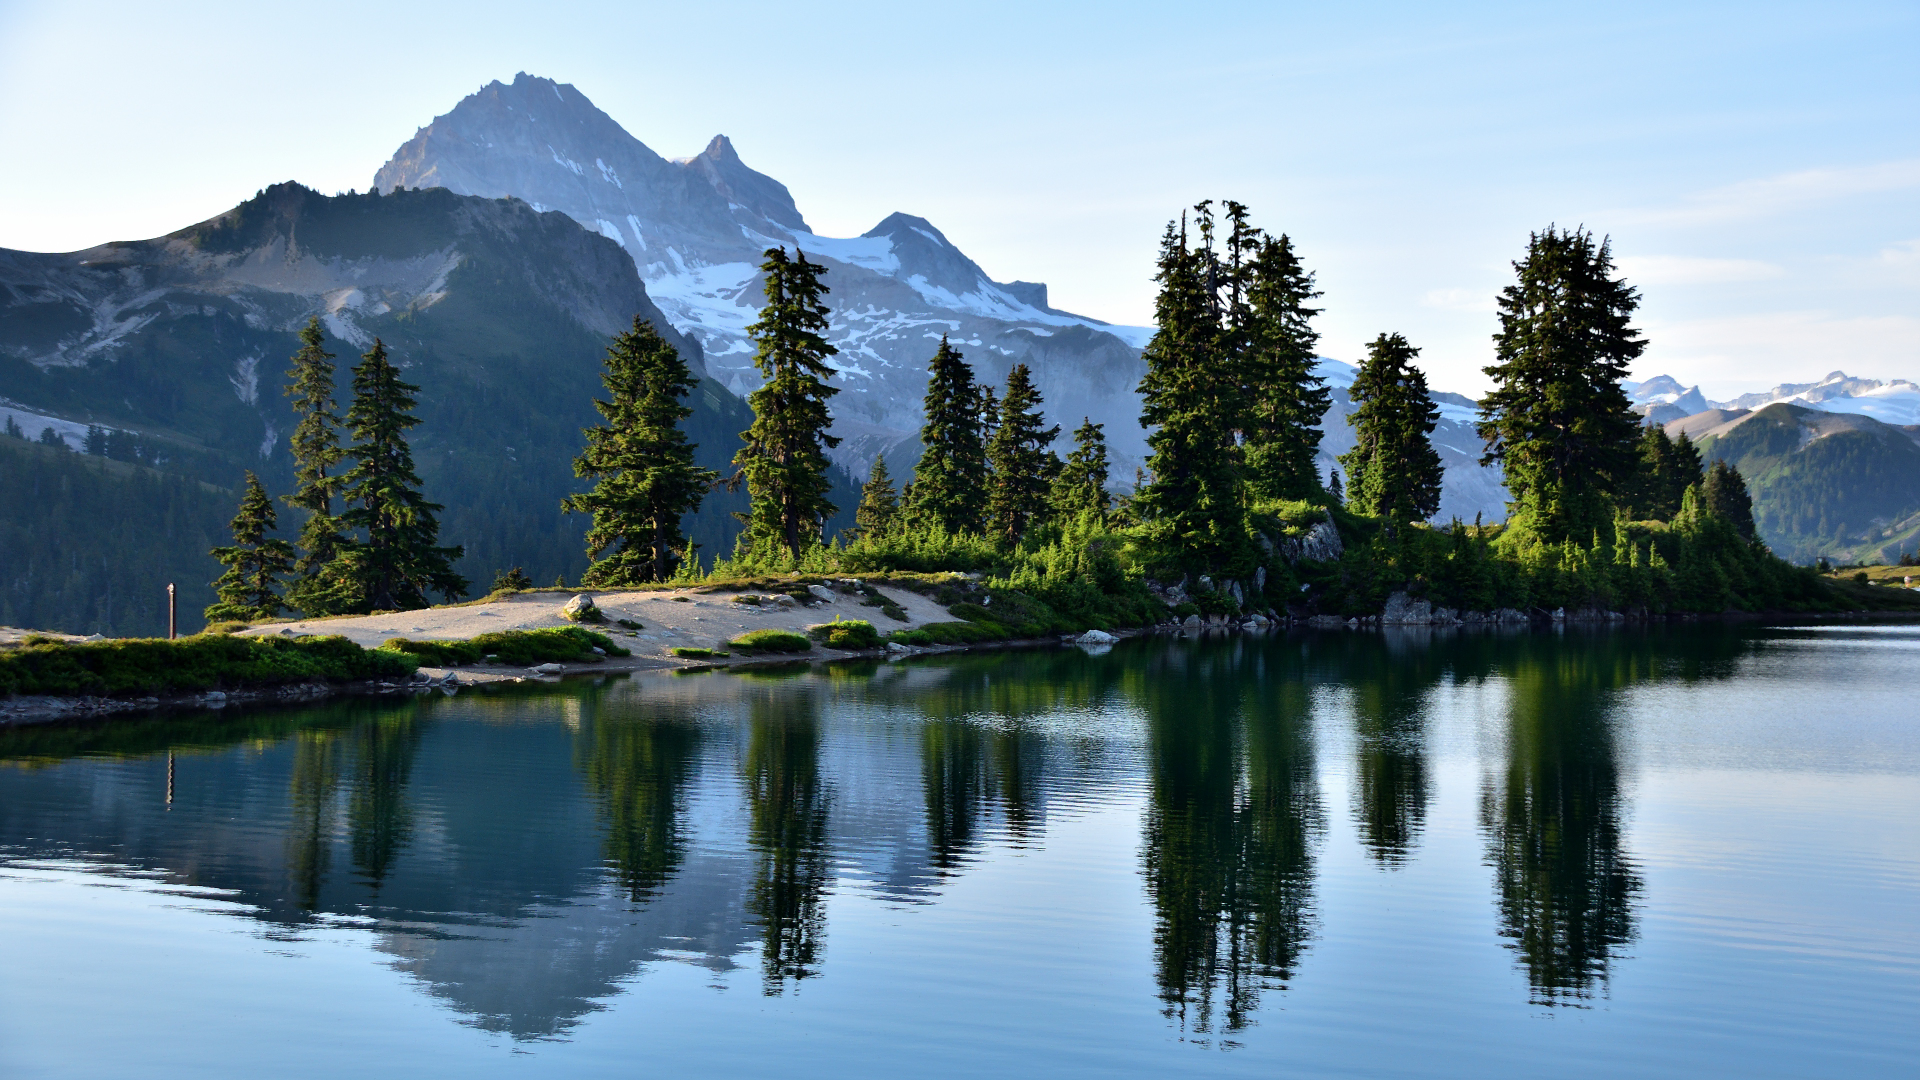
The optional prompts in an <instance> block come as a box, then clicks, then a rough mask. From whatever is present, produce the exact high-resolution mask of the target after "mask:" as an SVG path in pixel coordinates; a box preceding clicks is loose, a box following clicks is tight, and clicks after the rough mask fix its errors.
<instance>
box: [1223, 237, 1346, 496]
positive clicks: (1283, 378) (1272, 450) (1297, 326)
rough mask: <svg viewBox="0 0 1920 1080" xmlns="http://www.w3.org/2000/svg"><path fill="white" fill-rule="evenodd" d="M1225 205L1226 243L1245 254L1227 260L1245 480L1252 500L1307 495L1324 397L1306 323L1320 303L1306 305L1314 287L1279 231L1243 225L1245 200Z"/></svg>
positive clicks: (1327, 394)
mask: <svg viewBox="0 0 1920 1080" xmlns="http://www.w3.org/2000/svg"><path fill="white" fill-rule="evenodd" d="M1227 207H1228V213H1229V215H1230V216H1231V217H1232V219H1233V226H1234V227H1233V235H1232V236H1231V237H1230V238H1229V247H1230V249H1231V250H1233V251H1234V252H1235V253H1236V254H1239V253H1242V252H1246V253H1250V254H1251V258H1244V257H1243V258H1238V259H1236V260H1235V262H1236V271H1237V273H1236V276H1237V277H1240V278H1244V281H1245V284H1244V286H1242V288H1243V290H1244V295H1245V298H1246V309H1247V310H1246V314H1245V316H1244V317H1242V319H1241V321H1242V323H1243V328H1242V330H1241V333H1240V335H1239V336H1240V340H1241V342H1242V349H1243V350H1244V352H1243V354H1242V359H1241V367H1242V369H1243V372H1244V374H1243V375H1242V376H1241V378H1242V381H1243V383H1244V385H1245V387H1246V403H1247V406H1246V407H1247V410H1248V416H1247V418H1246V420H1245V421H1244V424H1245V453H1246V459H1247V477H1248V481H1249V483H1251V485H1252V488H1253V492H1252V493H1253V495H1254V497H1255V498H1257V499H1262V500H1268V499H1307V498H1313V497H1315V496H1317V495H1318V494H1319V492H1320V473H1319V468H1318V466H1317V465H1316V464H1315V456H1316V455H1317V454H1318V453H1319V452H1320V438H1321V432H1320V418H1321V417H1322V416H1324V415H1325V414H1326V411H1327V406H1328V404H1329V403H1330V402H1331V400H1332V392H1331V391H1330V390H1328V389H1327V386H1326V382H1325V380H1323V379H1321V378H1320V377H1319V376H1317V375H1315V374H1314V373H1313V368H1314V365H1315V364H1316V363H1317V362H1318V358H1317V357H1316V356H1315V346H1317V345H1318V344H1319V341H1320V335H1319V334H1318V333H1316V332H1315V331H1314V330H1313V328H1312V327H1311V326H1309V325H1308V323H1309V321H1310V320H1311V319H1312V318H1313V317H1314V316H1315V315H1318V314H1320V309H1319V308H1313V307H1308V306H1307V304H1308V303H1310V302H1311V301H1312V300H1313V299H1314V298H1315V297H1317V296H1319V295H1320V292H1319V290H1318V289H1316V288H1314V284H1313V274H1312V273H1310V272H1308V270H1307V269H1306V267H1305V266H1304V265H1302V264H1301V262H1300V258H1299V256H1298V255H1297V254H1296V253H1295V252H1294V249H1293V241H1292V240H1291V239H1289V238H1288V237H1287V236H1286V234H1284V233H1282V234H1281V235H1280V236H1277V237H1275V236H1268V235H1267V234H1265V233H1263V232H1261V231H1260V230H1258V229H1251V228H1249V227H1248V226H1247V225H1246V208H1245V207H1243V206H1241V205H1239V204H1238V203H1228V204H1227Z"/></svg>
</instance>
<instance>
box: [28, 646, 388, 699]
mask: <svg viewBox="0 0 1920 1080" xmlns="http://www.w3.org/2000/svg"><path fill="white" fill-rule="evenodd" d="M417 667H419V662H418V660H416V659H415V658H414V657H412V656H409V655H407V654H406V653H404V652H401V651H398V650H394V649H388V648H379V649H362V648H361V647H360V646H358V645H355V644H354V643H353V642H351V641H348V640H347V639H346V638H344V637H332V636H329V637H309V638H300V639H298V640H295V639H292V638H280V637H233V636H230V635H226V634H203V635H197V636H194V637H189V638H180V639H177V640H174V641H168V640H166V639H165V638H132V639H123V640H118V641H91V642H84V643H75V644H67V643H64V642H63V643H57V644H33V645H24V646H22V647H20V648H16V649H8V650H5V651H4V652H0V694H123V695H125V694H159V693H187V692H192V691H199V690H236V689H241V688H245V687H254V686H278V685H283V684H286V683H297V682H312V681H314V680H324V681H327V682H346V681H351V680H358V679H392V678H401V677H404V676H406V675H410V674H412V673H413V671H414V669H415V668H417Z"/></svg>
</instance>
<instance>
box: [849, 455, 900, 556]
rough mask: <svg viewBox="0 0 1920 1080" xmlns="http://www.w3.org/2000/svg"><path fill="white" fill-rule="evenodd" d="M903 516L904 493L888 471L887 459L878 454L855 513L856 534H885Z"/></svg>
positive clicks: (874, 458)
mask: <svg viewBox="0 0 1920 1080" xmlns="http://www.w3.org/2000/svg"><path fill="white" fill-rule="evenodd" d="M899 517H900V495H899V493H898V492H896V491H894V490H893V477H891V476H889V475H888V474H887V459H886V458H884V457H882V456H880V455H878V454H875V455H874V457H873V472H872V474H871V475H869V476H868V477H867V482H866V485H865V486H863V487H862V488H861V489H860V505H859V507H858V508H857V509H855V510H854V512H853V524H854V533H853V535H854V537H855V538H858V537H862V536H883V535H885V534H886V533H887V532H888V531H889V530H891V529H892V528H893V527H894V525H895V523H896V522H897V521H898V519H899Z"/></svg>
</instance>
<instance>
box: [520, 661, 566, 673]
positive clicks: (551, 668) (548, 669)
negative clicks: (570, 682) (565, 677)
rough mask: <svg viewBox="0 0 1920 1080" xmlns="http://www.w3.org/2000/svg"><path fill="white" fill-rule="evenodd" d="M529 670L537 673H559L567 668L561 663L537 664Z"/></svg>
mask: <svg viewBox="0 0 1920 1080" xmlns="http://www.w3.org/2000/svg"><path fill="white" fill-rule="evenodd" d="M528 670H530V671H532V672H533V673H534V674H535V675H557V674H559V673H560V672H562V671H564V670H566V669H565V668H563V667H562V666H561V665H559V664H536V665H534V666H533V667H531V668H529V669H528Z"/></svg>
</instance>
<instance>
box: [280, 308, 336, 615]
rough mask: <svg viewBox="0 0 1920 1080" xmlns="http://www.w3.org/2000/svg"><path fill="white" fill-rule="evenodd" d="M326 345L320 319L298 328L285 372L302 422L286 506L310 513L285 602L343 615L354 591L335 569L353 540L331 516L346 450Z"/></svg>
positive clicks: (306, 610)
mask: <svg viewBox="0 0 1920 1080" xmlns="http://www.w3.org/2000/svg"><path fill="white" fill-rule="evenodd" d="M325 345H326V336H325V334H324V333H322V331H321V329H320V319H319V317H318V316H314V317H313V318H310V319H308V320H307V325H306V326H305V327H303V328H301V330H300V350H299V351H298V352H296V353H294V354H293V358H292V361H291V366H290V367H289V368H288V369H287V379H288V382H287V386H286V396H287V397H288V398H291V399H292V404H293V413H294V416H295V417H297V418H298V420H297V422H296V423H295V424H294V428H293V434H292V436H291V437H290V438H289V440H288V445H289V448H290V449H291V450H292V454H293V483H294V490H293V494H291V495H288V496H286V497H285V500H286V503H287V505H288V506H293V507H297V508H299V509H303V510H305V511H307V520H306V522H305V523H304V524H303V525H302V526H301V528H300V539H299V542H298V544H297V547H298V550H299V558H298V559H297V560H296V561H295V563H294V566H293V572H294V575H295V577H294V581H293V582H292V583H291V584H290V585H289V587H288V589H287V602H288V604H289V605H290V606H291V607H293V608H295V609H297V610H299V611H300V612H302V613H303V614H306V615H333V614H340V613H343V612H345V611H347V610H349V609H350V608H351V607H352V604H353V599H352V597H351V596H350V595H349V594H350V593H351V591H352V590H351V589H350V587H348V586H346V584H345V583H344V582H342V581H340V580H339V575H338V568H337V567H336V566H335V562H336V560H338V559H339V558H340V555H341V553H342V552H343V551H344V550H345V549H346V548H347V547H349V546H350V545H351V543H352V541H351V540H349V539H348V537H347V536H346V535H345V531H344V530H345V526H344V525H343V524H342V522H341V521H340V519H339V518H337V517H334V516H333V496H334V494H335V493H336V492H337V491H338V490H339V487H340V483H341V478H340V477H339V476H337V475H335V472H334V470H335V468H336V467H337V466H338V465H339V464H340V462H341V461H342V460H343V459H344V458H345V457H346V451H345V450H343V449H342V448H341V446H340V416H339V414H338V413H337V412H335V411H334V401H333V393H334V365H333V354H332V353H330V352H328V351H327V350H326V348H325ZM329 568H334V569H333V570H331V571H330V570H329Z"/></svg>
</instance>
